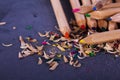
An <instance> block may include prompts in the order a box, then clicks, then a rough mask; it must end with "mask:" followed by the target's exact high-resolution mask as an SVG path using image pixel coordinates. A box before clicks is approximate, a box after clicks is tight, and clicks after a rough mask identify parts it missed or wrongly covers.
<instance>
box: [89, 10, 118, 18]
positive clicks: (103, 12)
mask: <svg viewBox="0 0 120 80" xmlns="http://www.w3.org/2000/svg"><path fill="white" fill-rule="evenodd" d="M119 12H120V8H110V9H105V10H101V11H94V12H91V13H90V15H91V18H94V19H105V18H108V17H109V16H111V15H114V14H116V13H119Z"/></svg>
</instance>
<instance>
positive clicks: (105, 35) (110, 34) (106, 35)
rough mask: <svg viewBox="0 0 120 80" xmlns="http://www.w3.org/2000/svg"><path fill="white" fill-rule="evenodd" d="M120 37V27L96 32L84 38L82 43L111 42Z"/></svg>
mask: <svg viewBox="0 0 120 80" xmlns="http://www.w3.org/2000/svg"><path fill="white" fill-rule="evenodd" d="M119 39H120V29H119V30H112V31H106V32H102V33H94V34H92V35H89V36H87V37H86V38H84V39H82V40H81V41H80V43H81V44H100V43H104V42H110V41H114V40H119Z"/></svg>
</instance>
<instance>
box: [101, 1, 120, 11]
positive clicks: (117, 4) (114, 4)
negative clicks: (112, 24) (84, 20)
mask: <svg viewBox="0 0 120 80" xmlns="http://www.w3.org/2000/svg"><path fill="white" fill-rule="evenodd" d="M111 1H112V0H111ZM118 7H120V2H118V3H110V4H107V5H105V6H103V7H102V9H106V8H118Z"/></svg>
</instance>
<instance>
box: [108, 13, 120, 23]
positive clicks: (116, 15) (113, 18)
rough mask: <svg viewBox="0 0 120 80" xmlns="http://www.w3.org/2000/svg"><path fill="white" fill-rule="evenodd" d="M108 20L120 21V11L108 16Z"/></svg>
mask: <svg viewBox="0 0 120 80" xmlns="http://www.w3.org/2000/svg"><path fill="white" fill-rule="evenodd" d="M107 20H109V21H113V22H117V23H120V13H118V14H115V15H113V16H111V17H110V18H107Z"/></svg>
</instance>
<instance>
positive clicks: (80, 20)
mask: <svg viewBox="0 0 120 80" xmlns="http://www.w3.org/2000/svg"><path fill="white" fill-rule="evenodd" d="M70 3H71V6H72V9H73V10H74V9H77V8H79V7H80V3H79V0H70ZM74 16H75V19H76V22H77V24H78V26H79V27H80V28H81V29H85V28H86V20H85V17H84V15H83V14H78V13H75V12H74Z"/></svg>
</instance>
